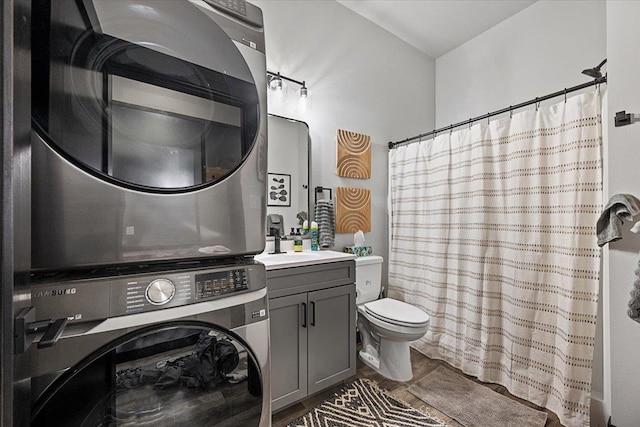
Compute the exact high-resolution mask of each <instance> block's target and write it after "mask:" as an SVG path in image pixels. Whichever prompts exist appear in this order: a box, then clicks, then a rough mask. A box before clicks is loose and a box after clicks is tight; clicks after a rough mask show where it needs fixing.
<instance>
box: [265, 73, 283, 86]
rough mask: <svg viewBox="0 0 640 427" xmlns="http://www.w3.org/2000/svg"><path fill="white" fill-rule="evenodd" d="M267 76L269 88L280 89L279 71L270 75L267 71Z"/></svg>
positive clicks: (280, 78)
mask: <svg viewBox="0 0 640 427" xmlns="http://www.w3.org/2000/svg"><path fill="white" fill-rule="evenodd" d="M267 75H268V78H269V89H271V90H282V77H280V73H278V74H275V75H271V74H269V73H267Z"/></svg>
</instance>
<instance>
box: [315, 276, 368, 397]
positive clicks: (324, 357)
mask: <svg viewBox="0 0 640 427" xmlns="http://www.w3.org/2000/svg"><path fill="white" fill-rule="evenodd" d="M307 299H308V301H309V327H308V341H309V342H308V345H307V347H308V352H309V355H308V364H309V369H308V373H309V379H308V381H309V384H308V390H309V392H308V393H309V394H313V393H316V392H317V391H320V390H322V389H324V388H326V387H329V386H331V385H333V384H335V383H337V382H339V381H342V380H344V379H346V378H349V377H350V376H352V375H355V373H356V317H355V316H356V302H355V301H356V287H355V284H351V285H346V286H338V287H335V288H330V289H324V290H321V291H314V292H309V293H308V297H307Z"/></svg>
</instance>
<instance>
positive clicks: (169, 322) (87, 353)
mask: <svg viewBox="0 0 640 427" xmlns="http://www.w3.org/2000/svg"><path fill="white" fill-rule="evenodd" d="M15 20H16V22H21V24H24V28H25V30H24V34H23V32H19V33H17V34H18V35H19V36H20V37H19V38H17V39H16V40H18V41H19V43H18V42H16V46H15V49H16V51H19V52H20V55H16V58H17V62H18V63H19V64H20V67H21V68H20V69H22V70H24V71H25V75H24V76H19V75H18V74H17V73H16V76H14V80H15V81H16V82H17V83H16V84H17V87H18V86H19V87H23V88H25V90H26V91H27V92H25V93H27V94H28V93H29V92H28V91H30V93H31V96H30V97H29V96H28V95H26V96H25V98H26V99H27V100H30V101H31V102H30V104H29V102H22V103H18V104H19V105H20V109H19V113H20V114H17V115H16V117H17V119H16V129H20V130H21V131H22V130H24V128H25V125H27V126H28V122H29V120H28V119H27V120H25V117H24V116H26V115H28V113H29V112H30V119H31V120H30V133H29V132H28V131H26V132H21V134H20V135H19V136H17V137H16V141H17V142H16V143H15V144H14V145H15V147H14V149H15V156H14V165H13V170H14V175H15V202H14V206H15V212H16V222H15V225H14V237H15V242H16V243H15V249H14V253H15V258H16V260H17V262H16V265H15V268H14V272H15V274H14V277H15V286H14V294H13V301H14V304H13V306H14V338H15V339H14V353H15V356H14V360H13V362H14V363H13V381H14V382H13V385H14V387H13V401H14V413H13V418H14V420H15V422H14V425H16V426H22V425H64V426H74V425H151V424H152V425H160V426H162V425H194V426H200V425H202V426H204V425H212V424H216V425H243V426H244V425H247V426H251V425H253V426H268V425H270V419H271V413H270V408H271V406H270V392H269V376H270V375H269V321H268V314H267V313H268V311H267V299H266V278H265V273H264V267H263V266H262V265H261V264H258V263H255V262H254V261H253V259H252V255H253V254H256V253H259V252H261V251H262V250H263V248H264V239H265V236H264V228H265V216H266V183H265V179H266V173H267V170H266V161H267V156H266V149H267V140H266V137H267V132H266V123H267V120H266V64H265V62H266V61H265V54H264V33H263V27H262V12H261V11H260V9H259V8H257V7H255V6H253V5H251V4H249V3H246V2H245V1H243V0H172V1H166V0H119V1H111V0H56V1H50V0H32V1H22V2H21V7H20V8H19V9H17V10H16V17H15ZM20 28H22V27H20ZM27 34H28V36H27ZM27 62H28V64H27ZM29 68H30V72H29ZM29 77H30V79H29ZM27 82H28V84H27ZM23 135H24V136H26V138H25V137H24V136H23ZM27 135H28V136H27Z"/></svg>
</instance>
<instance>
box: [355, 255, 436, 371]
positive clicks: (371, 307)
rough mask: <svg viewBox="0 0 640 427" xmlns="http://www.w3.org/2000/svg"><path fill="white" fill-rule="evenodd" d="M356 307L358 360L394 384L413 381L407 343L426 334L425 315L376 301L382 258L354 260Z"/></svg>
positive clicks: (397, 303)
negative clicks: (358, 342) (358, 339)
mask: <svg viewBox="0 0 640 427" xmlns="http://www.w3.org/2000/svg"><path fill="white" fill-rule="evenodd" d="M355 262H356V305H357V306H358V329H359V330H360V334H361V335H362V350H360V352H359V355H360V359H362V361H363V362H364V363H365V364H367V365H368V366H369V367H371V368H372V369H373V370H375V371H376V372H378V373H379V374H380V375H382V376H384V377H386V378H389V379H392V380H394V381H402V382H404V381H409V380H410V379H411V378H413V372H412V370H411V359H410V356H409V343H410V342H411V341H415V340H417V339H419V338H421V337H422V336H424V334H426V333H427V328H428V326H429V316H428V315H427V313H425V312H424V311H422V310H420V309H419V308H418V307H415V306H413V305H411V304H407V303H405V302H402V301H398V300H395V299H392V298H382V299H378V297H379V295H380V291H381V283H382V257H380V256H366V257H358V258H356V259H355Z"/></svg>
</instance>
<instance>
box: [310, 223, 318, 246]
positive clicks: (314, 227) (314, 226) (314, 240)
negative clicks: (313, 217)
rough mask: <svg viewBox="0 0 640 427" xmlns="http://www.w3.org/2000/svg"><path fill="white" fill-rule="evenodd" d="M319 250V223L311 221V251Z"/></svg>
mask: <svg viewBox="0 0 640 427" xmlns="http://www.w3.org/2000/svg"><path fill="white" fill-rule="evenodd" d="M318 249H319V247H318V223H317V222H315V221H311V250H312V251H317V250H318Z"/></svg>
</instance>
